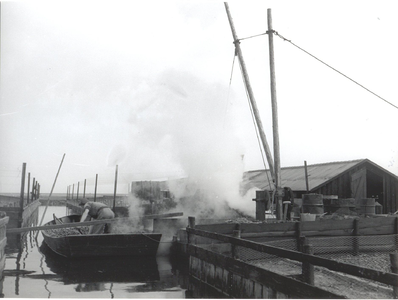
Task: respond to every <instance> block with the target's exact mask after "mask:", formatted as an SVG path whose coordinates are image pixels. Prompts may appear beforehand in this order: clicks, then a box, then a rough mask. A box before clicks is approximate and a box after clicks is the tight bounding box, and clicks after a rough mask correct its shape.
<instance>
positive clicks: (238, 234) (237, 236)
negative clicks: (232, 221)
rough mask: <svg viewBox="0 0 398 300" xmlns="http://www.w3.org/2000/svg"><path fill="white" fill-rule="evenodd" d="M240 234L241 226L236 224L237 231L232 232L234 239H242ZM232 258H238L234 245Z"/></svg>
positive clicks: (232, 246)
mask: <svg viewBox="0 0 398 300" xmlns="http://www.w3.org/2000/svg"><path fill="white" fill-rule="evenodd" d="M240 232H241V231H240V224H239V223H238V224H236V229H235V230H233V231H232V237H234V238H237V239H240ZM231 256H232V258H237V255H236V247H235V244H234V243H232V245H231Z"/></svg>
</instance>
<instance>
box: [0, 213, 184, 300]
mask: <svg viewBox="0 0 398 300" xmlns="http://www.w3.org/2000/svg"><path fill="white" fill-rule="evenodd" d="M44 209H45V207H43V206H40V207H39V209H38V211H37V212H35V214H36V216H33V217H34V218H35V221H36V222H33V224H34V223H36V224H37V220H40V219H41V218H42V214H43V212H44ZM53 214H55V215H56V216H57V217H60V216H64V215H67V211H66V208H65V207H59V206H49V207H48V209H47V211H46V214H45V217H44V220H43V224H44V223H45V222H48V221H50V220H52V218H53ZM176 263H177V265H178V262H175V261H172V260H171V259H170V257H168V256H157V257H152V258H139V259H137V258H125V257H117V258H106V259H66V258H63V257H61V256H59V255H57V254H55V253H54V252H52V251H51V249H49V248H48V247H47V245H46V244H45V243H44V242H43V237H42V234H41V232H37V231H31V232H28V233H25V234H20V235H15V236H10V237H8V240H7V247H6V264H5V270H4V272H3V275H4V276H3V279H2V281H1V285H0V288H1V295H0V297H4V298H176V299H178V298H186V294H187V290H186V288H184V286H186V285H187V284H186V282H187V279H186V276H185V275H184V272H182V271H181V269H180V268H177V267H176Z"/></svg>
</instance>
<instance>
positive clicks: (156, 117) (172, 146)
mask: <svg viewBox="0 0 398 300" xmlns="http://www.w3.org/2000/svg"><path fill="white" fill-rule="evenodd" d="M226 95H227V90H226V87H225V86H222V85H220V84H210V83H207V82H204V81H201V80H200V79H198V78H196V77H194V76H192V75H191V74H187V73H181V72H177V71H172V70H171V71H168V72H165V73H163V74H162V75H161V76H159V77H158V78H156V80H154V81H152V82H145V83H143V84H141V85H140V88H139V90H138V91H136V92H135V95H134V99H133V101H132V106H131V110H130V116H129V122H130V124H131V135H130V146H129V150H128V157H129V158H128V161H129V163H130V166H129V168H131V169H132V170H135V171H136V172H139V170H142V171H143V173H148V171H149V170H150V172H151V173H152V178H149V180H156V175H158V176H157V177H158V179H159V177H160V178H162V175H163V176H164V177H166V178H164V177H163V178H162V179H164V180H167V179H173V178H172V177H173V176H172V175H171V174H176V173H178V174H179V175H180V177H185V178H186V180H184V184H181V182H180V183H179V184H177V183H176V181H174V183H173V180H171V181H170V184H169V189H170V191H171V193H173V194H174V195H175V197H176V199H182V198H184V197H185V198H186V197H187V196H191V198H192V197H193V198H194V199H195V200H192V199H191V201H188V202H190V203H188V202H185V203H184V204H182V203H180V204H179V206H178V207H177V208H176V209H177V210H178V209H182V210H183V211H184V212H185V213H186V214H191V215H198V214H201V215H202V217H207V218H225V217H228V213H229V211H228V209H229V206H230V207H232V208H234V209H239V210H240V211H242V212H244V213H246V214H248V215H253V213H254V205H252V201H251V197H250V196H248V197H249V199H248V198H247V197H246V199H245V198H243V197H242V196H240V195H239V184H240V182H241V180H242V173H243V162H242V155H243V152H244V150H243V147H242V145H241V144H240V141H239V139H238V137H237V135H236V134H235V132H236V129H237V126H239V125H238V124H237V121H236V120H237V119H238V118H235V117H234V115H233V113H234V112H233V110H231V109H230V110H229V113H228V114H226V101H227V99H226V98H227V97H226ZM140 180H145V179H140ZM147 180H148V179H147ZM190 188H191V189H193V190H189V189H190Z"/></svg>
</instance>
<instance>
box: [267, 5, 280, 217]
mask: <svg viewBox="0 0 398 300" xmlns="http://www.w3.org/2000/svg"><path fill="white" fill-rule="evenodd" d="M267 19H268V31H267V33H268V42H269V67H270V81H271V104H272V129H273V131H272V132H273V141H274V162H275V186H276V191H277V193H276V196H277V199H278V201H277V203H276V218H277V219H278V220H282V192H281V163H280V161H281V159H280V152H279V127H278V105H277V101H276V81H275V60H274V31H273V29H272V16H271V9H270V8H268V9H267Z"/></svg>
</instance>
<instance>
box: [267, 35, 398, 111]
mask: <svg viewBox="0 0 398 300" xmlns="http://www.w3.org/2000/svg"><path fill="white" fill-rule="evenodd" d="M267 33H268V31H267ZM273 33H275V34H276V35H277V36H278V37H280V38H281V39H282V40H284V41H287V42H289V43H290V44H292V45H293V46H295V47H296V48H298V49H300V50H301V51H303V52H305V53H307V54H308V55H309V56H311V57H313V58H315V59H316V60H317V61H319V62H321V63H322V64H324V65H325V66H327V67H329V68H331V69H332V70H333V71H335V72H337V73H339V74H340V75H342V76H344V77H345V78H347V79H349V80H351V81H352V82H354V83H355V84H357V85H359V86H360V87H362V88H363V89H365V90H367V91H368V92H369V93H371V94H373V95H374V96H376V97H378V98H380V99H381V100H383V101H384V102H386V103H388V104H390V105H391V106H393V107H395V108H397V109H398V106H396V105H394V104H393V103H391V102H389V101H387V100H386V99H384V98H383V97H381V96H379V95H377V94H376V93H374V92H372V91H371V90H369V89H368V88H366V87H365V86H363V85H362V84H360V83H359V82H357V81H355V80H354V79H352V78H350V77H348V76H347V75H345V74H343V73H342V72H340V71H339V70H337V69H335V68H333V67H332V66H330V65H328V64H327V63H325V62H324V61H322V60H321V59H319V58H317V57H316V56H315V55H312V54H311V53H309V52H308V51H306V50H304V49H303V48H301V47H299V46H298V45H296V44H295V43H293V42H292V41H291V40H288V39H286V38H285V37H283V36H282V35H280V34H279V33H278V32H277V31H275V30H273Z"/></svg>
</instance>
